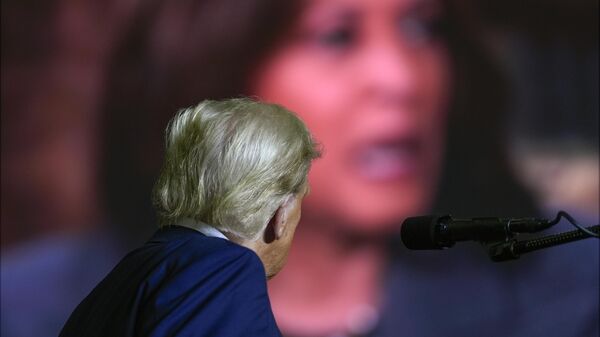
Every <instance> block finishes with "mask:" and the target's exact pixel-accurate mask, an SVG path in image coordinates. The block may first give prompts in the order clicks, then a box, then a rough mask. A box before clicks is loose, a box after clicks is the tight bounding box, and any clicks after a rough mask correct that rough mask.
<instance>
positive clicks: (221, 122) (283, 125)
mask: <svg viewBox="0 0 600 337" xmlns="http://www.w3.org/2000/svg"><path fill="white" fill-rule="evenodd" d="M319 156H320V152H319V150H318V149H317V146H316V142H315V141H314V140H313V138H312V137H311V135H310V132H309V131H308V129H307V128H306V126H305V125H304V123H303V122H302V121H301V120H300V119H298V117H296V115H294V114H293V113H291V112H290V111H288V110H287V109H285V108H284V107H282V106H280V105H276V104H267V103H260V102H257V101H253V100H251V99H248V98H236V99H228V100H222V101H211V100H206V101H203V102H201V103H200V104H198V105H197V106H194V107H190V108H187V109H183V110H180V111H179V112H178V113H177V115H176V116H175V117H174V118H173V119H172V120H171V122H170V123H169V126H168V128H167V132H166V151H165V162H164V166H163V169H162V172H161V174H160V176H159V178H158V181H157V183H156V185H155V188H154V204H155V207H156V209H157V212H158V215H159V218H160V222H161V225H168V224H175V223H177V222H178V221H181V220H183V219H184V218H192V219H194V220H197V221H202V222H205V223H208V224H210V225H212V226H214V227H215V228H217V229H219V230H220V231H222V232H226V233H230V234H233V235H235V236H236V237H239V238H241V239H246V240H253V239H255V238H256V237H257V236H258V235H259V234H261V233H262V231H263V230H264V228H265V227H266V225H267V223H268V221H269V219H270V218H271V217H272V216H273V214H274V212H275V211H276V210H277V207H279V205H280V204H281V202H282V201H283V200H284V199H285V198H286V197H288V196H290V195H292V194H296V193H298V192H299V191H300V190H301V188H302V187H303V186H304V185H305V184H306V177H307V174H308V170H309V168H310V164H311V161H312V160H313V159H315V158H317V157H319Z"/></svg>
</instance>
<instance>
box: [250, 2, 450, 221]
mask: <svg viewBox="0 0 600 337" xmlns="http://www.w3.org/2000/svg"><path fill="white" fill-rule="evenodd" d="M441 14H443V13H441V7H440V6H439V3H437V2H432V1H426V0H420V1H419V0H308V1H307V2H306V4H305V9H304V12H303V13H302V14H301V15H300V18H299V20H298V22H297V23H296V25H295V28H294V29H293V30H292V31H291V32H290V33H289V36H288V38H287V39H286V40H285V42H284V43H283V45H281V46H280V47H279V48H277V49H276V50H275V51H273V52H272V53H271V55H269V56H268V57H267V58H266V60H265V62H263V64H262V66H261V67H259V68H258V71H257V72H256V74H255V77H254V82H253V83H254V87H253V93H254V94H256V95H257V96H259V97H260V98H261V99H264V100H267V101H271V102H276V103H280V104H282V105H284V106H286V107H287V108H289V109H290V110H292V111H296V112H297V113H298V114H299V115H300V117H301V118H302V119H303V120H304V121H305V122H306V123H307V125H308V127H309V128H310V129H311V131H312V132H313V134H314V136H315V138H316V139H318V140H319V141H320V142H321V143H322V144H323V146H324V155H323V158H322V159H320V160H318V161H315V163H314V165H313V167H312V169H311V172H310V176H309V180H310V183H311V185H312V186H313V189H312V190H313V192H312V193H311V195H310V196H309V197H307V198H306V200H305V203H304V207H305V213H304V214H305V219H306V220H307V221H306V222H311V221H314V222H318V223H325V224H330V225H332V226H336V228H337V229H342V230H349V231H354V232H359V233H383V232H386V231H387V230H390V229H392V228H397V226H398V224H399V223H400V221H402V220H403V218H404V217H406V216H410V215H414V214H418V213H420V212H424V211H426V210H427V208H428V207H429V206H430V203H431V200H432V197H433V194H434V192H435V188H436V184H437V177H438V175H439V170H440V166H441V165H440V164H441V159H442V154H443V153H442V152H443V148H444V146H443V139H444V130H445V120H446V114H445V110H446V103H447V96H448V95H447V94H448V91H449V88H448V87H449V81H450V73H449V69H448V68H449V60H448V56H447V53H446V50H445V46H444V43H443V41H441V39H440V38H439V36H437V33H436V24H437V22H438V21H439V20H440V16H441ZM340 226H342V227H340Z"/></svg>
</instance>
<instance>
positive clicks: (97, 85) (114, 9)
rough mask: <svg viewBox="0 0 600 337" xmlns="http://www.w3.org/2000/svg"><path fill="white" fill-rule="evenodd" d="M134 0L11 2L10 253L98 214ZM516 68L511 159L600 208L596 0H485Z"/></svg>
mask: <svg viewBox="0 0 600 337" xmlns="http://www.w3.org/2000/svg"><path fill="white" fill-rule="evenodd" d="M135 6H136V0H129V1H102V2H95V1H68V0H62V1H43V2H38V1H13V0H7V1H3V2H2V79H1V80H2V212H1V215H2V251H6V250H7V249H10V248H13V247H15V246H17V245H18V244H20V243H23V242H26V241H27V240H31V239H34V238H38V237H41V236H45V235H52V234H56V233H59V232H77V231H80V230H81V229H82V228H84V227H87V226H90V225H91V224H93V223H94V222H95V219H96V217H97V215H98V207H99V205H98V197H97V182H96V181H95V180H94V178H95V176H96V170H97V161H98V153H97V137H98V134H99V130H98V114H99V111H98V110H99V109H98V103H99V102H98V100H99V98H100V97H101V90H102V83H103V80H104V77H103V75H104V70H105V68H106V62H107V56H108V55H109V53H110V50H111V46H112V43H113V41H114V39H115V36H116V34H118V33H119V28H120V27H121V25H122V22H123V21H124V20H126V17H127V16H128V15H130V14H131V12H132V11H133V10H134V8H135ZM473 8H475V9H476V10H477V11H479V13H480V16H481V19H482V20H483V21H484V22H485V28H486V36H487V39H486V41H487V43H489V46H490V47H491V48H492V50H493V51H494V52H495V53H496V56H497V57H498V58H499V59H500V60H501V61H502V65H503V67H504V69H505V70H506V71H507V74H508V76H509V78H510V85H511V87H510V89H511V92H512V101H511V102H510V119H509V132H510V137H509V139H510V142H511V143H510V144H509V145H510V150H511V155H512V165H513V167H514V169H515V171H516V172H518V175H519V177H520V179H522V181H523V182H524V183H525V184H526V185H527V186H528V187H529V188H530V189H531V191H533V192H534V193H535V195H536V197H537V199H538V201H539V202H540V203H541V204H543V205H547V206H548V207H552V208H556V207H559V208H565V209H576V210H578V211H581V212H582V213H584V214H587V215H589V216H590V219H597V218H598V202H599V200H598V195H599V181H598V180H599V178H598V176H599V175H598V11H597V9H598V2H597V1H593V0H577V1H559V0H552V1H542V0H528V1H501V2H498V1H479V2H476V3H475V6H473Z"/></svg>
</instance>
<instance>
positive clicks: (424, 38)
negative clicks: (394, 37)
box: [398, 17, 440, 46]
mask: <svg viewBox="0 0 600 337" xmlns="http://www.w3.org/2000/svg"><path fill="white" fill-rule="evenodd" d="M398 30H399V33H400V35H401V37H402V38H403V39H405V41H406V42H408V43H410V44H411V45H413V46H420V45H423V44H425V43H428V42H430V41H431V40H433V39H435V38H437V37H438V35H439V33H440V22H439V20H425V19H420V18H416V17H404V18H402V19H400V20H399V21H398Z"/></svg>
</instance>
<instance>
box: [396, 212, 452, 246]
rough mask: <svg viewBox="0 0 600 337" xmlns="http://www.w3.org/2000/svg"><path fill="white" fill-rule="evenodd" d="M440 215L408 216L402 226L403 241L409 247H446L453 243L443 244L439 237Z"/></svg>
mask: <svg viewBox="0 0 600 337" xmlns="http://www.w3.org/2000/svg"><path fill="white" fill-rule="evenodd" d="M440 218H447V216H445V217H439V216H416V217H410V218H406V220H404V222H403V223H402V227H401V228H400V237H401V238H402V243H404V245H405V246H406V248H408V249H415V250H426V249H444V248H448V247H449V246H451V245H448V244H441V243H440V242H439V240H438V238H437V231H438V228H437V227H438V225H439V224H440Z"/></svg>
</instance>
